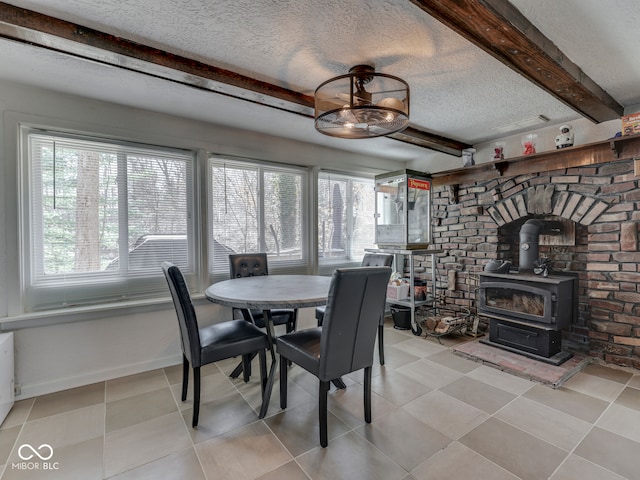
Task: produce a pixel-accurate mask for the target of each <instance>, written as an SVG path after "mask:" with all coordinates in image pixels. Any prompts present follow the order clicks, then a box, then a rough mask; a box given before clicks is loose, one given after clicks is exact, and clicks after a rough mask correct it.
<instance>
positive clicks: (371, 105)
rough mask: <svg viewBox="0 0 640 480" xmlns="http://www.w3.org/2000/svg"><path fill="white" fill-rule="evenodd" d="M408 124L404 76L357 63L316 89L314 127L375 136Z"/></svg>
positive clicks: (330, 132)
mask: <svg viewBox="0 0 640 480" xmlns="http://www.w3.org/2000/svg"><path fill="white" fill-rule="evenodd" d="M408 125H409V85H408V84H407V82H405V81H404V80H402V79H401V78H398V77H395V76H393V75H388V74H384V73H376V71H375V69H374V68H373V67H372V66H370V65H356V66H355V67H353V68H351V69H350V70H349V73H348V74H346V75H340V76H338V77H334V78H331V79H329V80H327V81H326V82H324V83H322V84H321V85H320V86H319V87H318V88H317V89H316V91H315V127H316V130H318V131H319V132H320V133H323V134H325V135H329V136H332V137H340V138H373V137H382V136H385V135H390V134H392V133H396V132H400V131H402V130H404V129H405V128H406V127H407V126H408Z"/></svg>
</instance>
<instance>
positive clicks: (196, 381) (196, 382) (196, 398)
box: [191, 367, 200, 428]
mask: <svg viewBox="0 0 640 480" xmlns="http://www.w3.org/2000/svg"><path fill="white" fill-rule="evenodd" d="M199 416H200V367H195V368H194V369H193V421H192V422H191V426H192V427H193V428H196V427H197V426H198V417H199Z"/></svg>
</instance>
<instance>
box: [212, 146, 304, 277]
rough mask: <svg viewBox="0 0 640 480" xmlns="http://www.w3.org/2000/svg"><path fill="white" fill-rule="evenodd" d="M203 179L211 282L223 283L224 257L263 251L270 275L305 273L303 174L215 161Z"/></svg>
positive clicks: (226, 263) (226, 270)
mask: <svg viewBox="0 0 640 480" xmlns="http://www.w3.org/2000/svg"><path fill="white" fill-rule="evenodd" d="M209 176H210V180H209V181H210V200H209V212H210V215H209V225H210V227H209V239H208V240H209V258H210V266H209V270H210V274H211V275H212V277H213V279H214V280H219V279H222V278H228V276H229V260H228V254H229V253H233V252H236V253H253V252H266V253H267V255H268V259H269V271H270V272H272V271H274V270H278V271H281V272H287V273H306V272H307V270H308V267H307V264H308V258H309V254H308V247H307V243H308V242H307V238H308V237H307V236H306V234H305V231H306V229H307V222H306V220H305V219H306V217H307V215H305V212H307V211H308V203H307V198H308V196H309V195H308V192H307V183H308V171H307V170H306V169H303V168H294V167H282V166H275V165H267V164H263V163H257V162H252V161H241V162H240V161H234V160H228V159H222V158H217V157H215V158H211V159H210V161H209Z"/></svg>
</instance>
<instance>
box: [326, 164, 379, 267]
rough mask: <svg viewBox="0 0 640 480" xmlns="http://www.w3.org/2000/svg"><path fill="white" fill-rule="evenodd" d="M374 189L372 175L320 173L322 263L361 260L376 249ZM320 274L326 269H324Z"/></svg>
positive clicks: (340, 263)
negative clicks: (365, 252) (366, 251)
mask: <svg viewBox="0 0 640 480" xmlns="http://www.w3.org/2000/svg"><path fill="white" fill-rule="evenodd" d="M374 215H375V192H374V181H373V179H371V178H363V177H357V176H353V175H345V174H338V173H330V172H320V173H319V176H318V257H319V264H320V266H321V267H322V266H325V265H326V266H329V265H330V266H331V268H335V267H336V266H337V265H349V264H353V263H360V262H361V261H362V257H363V255H364V249H365V248H374V247H375V245H374V241H375V238H374V237H375V235H374V234H375V231H374V229H375V218H374ZM321 273H323V270H322V268H321Z"/></svg>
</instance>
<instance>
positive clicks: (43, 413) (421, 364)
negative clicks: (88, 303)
mask: <svg viewBox="0 0 640 480" xmlns="http://www.w3.org/2000/svg"><path fill="white" fill-rule="evenodd" d="M387 327H388V328H387V329H386V338H385V344H386V365H385V366H384V367H380V366H379V365H377V363H376V366H375V367H374V378H373V382H372V383H373V391H374V393H373V422H372V423H371V424H368V425H367V424H365V423H364V420H363V415H362V394H363V392H362V384H361V381H362V377H361V375H359V374H353V375H350V376H348V377H347V378H345V381H346V383H347V385H348V386H347V389H346V390H341V391H336V390H333V389H332V390H331V392H330V401H329V402H330V403H329V409H330V419H329V446H328V448H326V449H323V448H320V447H319V440H318V426H317V398H316V392H317V381H316V379H315V378H314V377H311V376H309V375H308V374H306V373H305V372H303V371H302V370H300V369H299V368H297V367H293V368H292V369H291V371H290V375H289V406H288V408H287V409H286V411H282V410H281V409H280V408H279V395H278V387H277V385H276V387H275V388H274V394H273V396H272V399H271V404H270V407H269V412H268V414H267V417H266V418H265V419H264V420H258V417H257V411H258V409H259V404H260V395H259V384H258V381H257V375H254V376H253V377H252V379H251V382H249V383H248V384H245V383H243V382H242V381H241V380H231V379H229V378H228V376H227V375H228V373H229V372H230V371H231V369H232V368H233V367H234V366H235V364H236V362H235V361H226V362H220V363H219V364H216V365H210V366H208V367H207V368H206V369H204V370H205V371H204V372H203V374H204V375H205V376H204V377H203V392H202V406H201V412H200V425H199V428H198V429H197V430H193V429H192V428H191V427H190V422H191V402H190V400H188V401H187V402H185V403H182V402H180V399H179V394H180V381H181V378H180V377H181V367H180V366H176V367H170V368H165V369H161V370H156V371H151V372H147V373H142V374H139V375H133V376H129V377H125V378H119V379H116V380H111V381H107V382H101V383H98V384H95V385H89V386H85V387H80V388H74V389H71V390H67V391H64V392H59V393H54V394H50V395H44V396H42V397H38V398H34V399H27V400H22V401H19V402H17V403H16V405H15V407H14V408H13V410H12V412H11V413H10V414H9V416H8V417H7V419H6V420H5V421H4V423H3V424H2V426H1V427H0V478H1V479H2V480H13V479H29V480H32V479H33V480H36V479H47V480H53V479H64V480H71V479H79V480H92V479H106V478H109V479H118V480H125V479H126V480H132V479H136V480H143V479H149V480H150V479H154V480H164V479H167V480H169V479H175V480H178V479H179V480H183V479H192V480H203V479H207V480H214V479H215V480H225V479H233V480H242V479H262V480H298V479H300V480H303V479H330V480H339V479H349V480H358V479H362V480H377V479H380V480H394V479H398V480H411V479H415V480H443V479H447V480H458V479H460V480H462V479H464V480H473V479H481V480H503V479H504V480H515V479H526V480H529V479H531V480H534V479H552V480H575V479H580V480H622V479H628V480H632V479H634V480H637V479H640V460H639V459H640V372H635V371H627V370H623V369H617V368H609V367H604V366H600V365H597V364H591V365H589V366H587V367H586V369H585V370H583V371H582V372H580V373H578V374H576V375H575V376H573V377H572V378H571V379H569V380H568V381H567V382H566V383H565V384H564V385H563V386H562V387H561V388H559V389H556V390H554V389H552V388H550V387H548V386H544V385H541V384H536V383H534V382H531V381H529V380H525V379H523V378H519V377H517V376H513V375H511V374H508V373H505V372H501V371H499V370H497V369H494V368H491V367H488V366H484V365H481V364H478V363H475V362H473V361H471V360H467V359H464V358H461V357H459V356H457V355H454V354H453V353H452V352H451V347H452V346H454V345H455V344H456V343H459V342H460V341H472V339H469V338H467V337H458V338H451V339H448V340H446V341H445V345H440V344H438V342H437V341H436V340H434V339H431V338H430V339H425V338H418V337H414V336H413V335H412V334H411V333H410V332H405V331H398V330H394V329H393V328H391V323H389V325H387ZM376 362H377V356H376ZM255 371H256V372H257V369H256V370H255ZM24 444H28V445H31V446H33V447H34V448H36V447H37V446H40V445H42V444H47V445H50V446H51V451H47V448H46V447H42V448H41V449H40V450H38V452H39V453H41V454H42V455H44V456H45V457H47V456H49V455H48V453H50V454H51V458H50V459H49V460H47V461H41V460H40V459H38V458H37V457H34V459H33V460H32V461H31V462H25V463H26V464H27V465H26V467H33V468H35V466H36V465H37V466H38V467H39V469H38V470H35V469H20V468H19V466H20V462H19V460H18V449H19V448H20V446H22V445H24ZM23 448H25V447H23ZM22 453H23V456H24V454H25V453H26V454H29V453H30V452H29V451H28V450H23V451H22ZM36 460H37V461H36ZM29 464H30V465H29ZM45 467H46V469H45Z"/></svg>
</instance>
